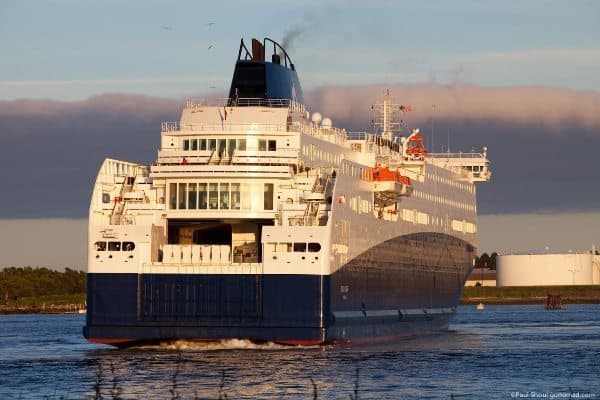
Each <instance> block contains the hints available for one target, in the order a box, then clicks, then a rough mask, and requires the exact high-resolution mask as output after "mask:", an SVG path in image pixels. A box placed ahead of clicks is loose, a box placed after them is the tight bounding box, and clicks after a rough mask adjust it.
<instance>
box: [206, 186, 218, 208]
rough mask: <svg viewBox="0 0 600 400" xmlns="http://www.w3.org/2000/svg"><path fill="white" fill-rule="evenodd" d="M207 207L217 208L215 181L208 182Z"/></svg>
mask: <svg viewBox="0 0 600 400" xmlns="http://www.w3.org/2000/svg"><path fill="white" fill-rule="evenodd" d="M208 207H209V208H210V209H211V210H216V209H217V208H219V192H218V184H216V183H209V184H208Z"/></svg>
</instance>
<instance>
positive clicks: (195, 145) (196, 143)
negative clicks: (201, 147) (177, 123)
mask: <svg viewBox="0 0 600 400" xmlns="http://www.w3.org/2000/svg"><path fill="white" fill-rule="evenodd" d="M192 150H198V139H192Z"/></svg>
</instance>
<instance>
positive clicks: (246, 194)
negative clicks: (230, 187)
mask: <svg viewBox="0 0 600 400" xmlns="http://www.w3.org/2000/svg"><path fill="white" fill-rule="evenodd" d="M240 189H241V190H240V197H241V198H242V210H249V209H250V206H251V202H250V200H251V197H252V196H251V195H250V185H249V184H248V183H242V184H241V186H240Z"/></svg>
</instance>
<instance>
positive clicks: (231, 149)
mask: <svg viewBox="0 0 600 400" xmlns="http://www.w3.org/2000/svg"><path fill="white" fill-rule="evenodd" d="M234 151H235V139H229V140H228V143H227V154H229V157H231V156H232V155H233V152H234Z"/></svg>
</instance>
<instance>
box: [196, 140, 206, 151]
mask: <svg viewBox="0 0 600 400" xmlns="http://www.w3.org/2000/svg"><path fill="white" fill-rule="evenodd" d="M198 145H199V146H198V147H199V148H200V150H206V139H199V140H198Z"/></svg>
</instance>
